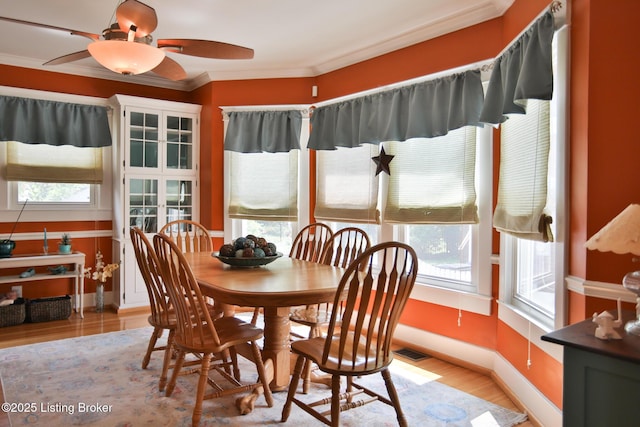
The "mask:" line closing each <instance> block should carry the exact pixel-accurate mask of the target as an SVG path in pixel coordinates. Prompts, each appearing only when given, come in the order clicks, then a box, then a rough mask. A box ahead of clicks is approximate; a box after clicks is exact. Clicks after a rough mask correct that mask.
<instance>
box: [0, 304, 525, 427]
mask: <svg viewBox="0 0 640 427" xmlns="http://www.w3.org/2000/svg"><path fill="white" fill-rule="evenodd" d="M147 317H148V314H147V313H144V312H143V313H140V312H137V313H128V314H119V315H118V314H116V313H115V312H113V311H106V312H105V313H94V312H92V311H91V308H89V309H88V310H85V318H84V319H80V317H79V316H77V315H76V314H75V313H74V314H72V315H71V317H70V318H69V319H68V320H59V321H54V322H43V323H25V324H22V325H17V326H10V327H7V328H2V329H0V348H8V347H14V346H19V345H26V344H34V343H39V342H45V341H53V340H59V339H64V338H73V337H79V336H85V335H94V334H99V333H105V332H115V331H120V330H125V329H135V328H140V327H144V326H148V323H147ZM400 348H406V346H398V349H400ZM396 359H398V360H400V361H402V362H406V363H408V364H410V365H413V366H414V367H415V368H416V369H420V370H421V374H422V375H429V376H432V377H433V378H434V379H436V380H437V381H439V382H441V383H444V384H447V385H449V386H451V387H454V388H457V389H459V390H462V391H465V392H467V393H469V394H472V395H474V396H477V397H480V398H482V399H485V400H488V401H490V402H493V403H495V404H497V405H500V406H503V407H505V408H509V409H513V410H517V411H522V409H521V408H518V407H517V406H516V405H515V403H514V402H513V401H512V400H511V399H510V398H509V396H508V395H507V394H506V393H505V392H504V391H503V390H502V389H501V388H500V387H499V386H498V384H496V382H495V381H493V379H492V378H491V377H490V376H488V375H487V374H485V373H482V372H476V371H474V370H472V369H468V368H465V367H461V366H457V365H454V364H452V363H448V362H446V361H444V360H442V359H439V358H436V357H428V358H425V359H422V360H418V361H414V360H412V359H411V358H409V357H406V356H401V355H398V356H397V357H396ZM0 399H1V400H2V401H3V402H4V396H3V394H2V389H1V387H0ZM8 425H9V423H8V417H7V416H6V415H5V414H3V413H0V427H4V426H8ZM531 426H537V424H536V423H535V422H534V421H526V422H524V423H522V424H519V425H518V427H531Z"/></svg>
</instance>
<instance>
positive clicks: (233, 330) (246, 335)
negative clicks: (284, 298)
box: [153, 233, 273, 426]
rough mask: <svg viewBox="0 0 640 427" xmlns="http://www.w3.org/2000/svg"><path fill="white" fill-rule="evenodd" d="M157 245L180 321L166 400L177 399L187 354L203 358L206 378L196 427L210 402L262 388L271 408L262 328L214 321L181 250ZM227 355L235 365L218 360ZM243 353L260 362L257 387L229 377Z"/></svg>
mask: <svg viewBox="0 0 640 427" xmlns="http://www.w3.org/2000/svg"><path fill="white" fill-rule="evenodd" d="M153 244H154V248H155V251H156V254H157V257H158V262H159V265H160V272H161V276H162V279H163V281H164V283H165V287H166V288H167V291H168V294H169V301H170V302H171V305H172V306H173V308H174V310H175V313H176V319H177V325H176V330H175V334H174V339H173V342H174V346H175V348H176V349H177V357H176V362H175V368H174V369H173V372H172V375H171V379H170V380H169V383H168V384H167V389H166V395H167V396H171V394H172V393H173V390H174V388H175V386H176V381H177V377H178V375H179V372H180V370H181V368H182V365H183V363H184V361H185V355H186V354H189V353H191V354H197V355H198V356H199V359H200V367H199V373H200V377H199V381H198V387H197V392H196V398H195V403H194V408H193V415H192V417H191V422H192V425H194V426H196V425H198V424H199V422H200V418H201V416H202V402H203V400H205V399H212V398H218V397H223V396H228V395H232V394H236V393H242V392H251V391H253V390H256V389H257V388H259V387H261V388H262V391H263V392H264V396H265V400H266V401H267V405H268V406H269V407H271V406H273V396H272V395H271V390H270V389H269V380H268V379H267V376H266V373H265V367H264V364H263V362H262V355H261V353H260V348H259V347H258V344H257V341H258V340H260V339H261V338H262V337H263V331H262V329H260V328H257V327H255V326H254V325H252V324H250V323H247V322H244V321H242V320H240V319H238V318H237V317H233V316H229V317H220V318H218V319H213V318H212V317H211V316H210V314H209V311H208V310H207V305H206V303H205V299H204V296H203V295H202V292H201V291H200V285H199V284H198V281H197V280H196V278H195V276H194V275H193V271H192V270H191V267H190V266H189V264H188V263H187V260H186V258H185V256H184V254H183V252H182V251H181V250H180V248H179V247H178V246H177V245H176V243H175V242H173V240H171V238H170V237H168V236H167V235H165V234H160V233H158V234H156V235H155V236H154V238H153ZM193 319H200V321H195V322H194V321H193ZM227 351H228V352H229V353H230V355H231V362H230V361H229V360H227V359H226V358H222V359H216V358H215V357H214V356H215V355H216V354H224V353H225V352H227ZM238 354H240V355H242V356H244V357H246V358H247V359H249V360H251V361H252V362H254V363H255V366H256V370H257V373H258V381H257V382H255V383H249V384H242V383H241V382H240V378H239V376H240V374H239V372H237V371H234V376H231V375H229V373H228V368H229V364H230V363H232V361H235V360H237V359H236V358H237V355H238ZM234 369H236V368H235V367H234ZM214 373H215V374H217V375H216V378H214V376H213V374H214ZM222 380H224V381H226V382H227V383H228V385H227V387H226V388H225V387H224V386H223V385H222V384H221V381H222ZM207 385H210V386H211V387H212V389H213V390H212V391H211V392H209V393H205V392H206V387H207ZM229 385H230V386H229Z"/></svg>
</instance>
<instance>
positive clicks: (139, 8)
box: [116, 0, 158, 37]
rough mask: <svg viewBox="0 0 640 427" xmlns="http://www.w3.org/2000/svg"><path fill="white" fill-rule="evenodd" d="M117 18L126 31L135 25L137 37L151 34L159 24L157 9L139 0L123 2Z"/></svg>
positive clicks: (119, 7)
mask: <svg viewBox="0 0 640 427" xmlns="http://www.w3.org/2000/svg"><path fill="white" fill-rule="evenodd" d="M116 20H117V21H118V25H120V29H121V30H122V31H124V32H128V31H129V29H130V28H131V26H132V25H134V26H135V27H136V37H144V36H146V35H148V34H151V33H152V32H153V30H155V29H156V27H157V26H158V15H156V11H155V9H154V8H152V7H151V6H147V5H146V4H144V3H141V2H139V1H138V0H126V1H125V2H123V3H121V4H120V6H118V8H117V9H116Z"/></svg>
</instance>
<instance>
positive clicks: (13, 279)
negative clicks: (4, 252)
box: [0, 251, 85, 318]
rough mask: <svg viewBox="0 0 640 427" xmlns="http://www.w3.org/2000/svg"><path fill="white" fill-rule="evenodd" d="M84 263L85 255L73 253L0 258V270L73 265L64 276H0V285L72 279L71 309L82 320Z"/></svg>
mask: <svg viewBox="0 0 640 427" xmlns="http://www.w3.org/2000/svg"><path fill="white" fill-rule="evenodd" d="M84 261H85V255H84V254H83V253H82V252H75V251H74V252H72V253H70V254H58V253H49V254H44V253H42V254H26V255H21V254H18V255H16V254H14V255H13V256H11V257H9V258H0V269H8V268H24V269H25V270H26V269H28V268H31V267H42V266H58V265H67V264H73V266H74V268H73V270H72V271H67V272H66V273H64V274H47V273H36V274H35V275H33V276H30V277H20V276H19V273H18V274H14V275H11V276H8V275H0V283H12V284H14V285H19V284H23V283H27V282H33V281H36V280H49V279H64V278H68V279H73V280H74V297H75V298H74V300H73V309H74V311H75V312H76V313H80V317H81V318H84Z"/></svg>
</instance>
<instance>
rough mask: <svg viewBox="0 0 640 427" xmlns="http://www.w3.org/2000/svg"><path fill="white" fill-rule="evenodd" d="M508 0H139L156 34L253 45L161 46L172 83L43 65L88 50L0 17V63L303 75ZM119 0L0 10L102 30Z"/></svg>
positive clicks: (15, 3) (481, 14)
mask: <svg viewBox="0 0 640 427" xmlns="http://www.w3.org/2000/svg"><path fill="white" fill-rule="evenodd" d="M513 1H514V0H373V1H372V0H321V1H318V0H314V1H312V0H270V1H267V0H146V1H145V3H146V4H148V5H149V6H151V7H153V8H154V9H155V10H156V13H157V15H158V27H157V29H156V30H155V31H154V32H153V34H152V36H153V37H154V39H162V38H191V39H204V40H215V41H222V42H227V43H232V44H237V45H241V46H245V47H250V48H252V49H254V51H255V57H254V58H253V59H251V60H214V59H203V58H197V57H192V56H187V55H180V54H173V53H168V55H169V56H171V57H172V58H173V59H174V60H176V61H177V62H178V63H180V65H182V66H183V67H184V68H185V70H186V71H187V74H188V77H187V80H185V81H182V82H171V81H168V80H165V79H161V78H158V77H157V76H154V75H153V74H152V73H147V74H145V75H140V76H120V75H118V74H116V73H113V72H111V71H109V70H106V69H104V68H102V67H101V66H100V65H99V64H98V63H97V62H96V61H95V60H93V59H92V58H87V59H83V60H80V61H76V62H73V63H69V64H63V65H57V66H47V67H43V66H42V64H43V63H45V62H46V61H49V60H51V59H53V58H57V57H59V56H62V55H66V54H69V53H72V52H77V51H80V50H83V49H86V46H87V44H88V43H89V40H88V39H86V38H84V37H80V36H73V35H70V34H68V33H66V32H62V31H57V30H49V29H42V28H35V27H32V26H26V25H21V24H14V23H9V22H5V21H0V63H3V64H10V65H17V66H22V67H28V68H37V69H47V70H50V71H59V72H63V73H70V74H80V75H88V76H93V77H100V78H110V79H115V80H123V81H131V82H135V83H140V84H150V85H154V86H163V87H170V88H176V89H184V90H188V89H193V88H195V87H198V86H200V85H202V84H204V83H206V82H208V81H211V80H230V79H246V78H272V77H309V76H316V75H319V74H322V73H326V72H328V71H332V70H335V69H338V68H341V67H344V66H347V65H350V64H353V63H356V62H359V61H362V60H365V59H368V58H372V57H375V56H378V55H381V54H384V53H387V52H390V51H393V50H396V49H399V48H402V47H406V46H409V45H412V44H415V43H418V42H421V41H424V40H428V39H431V38H434V37H437V36H440V35H442V34H446V33H448V32H452V31H456V30H459V29H462V28H465V27H468V26H471V25H474V24H477V23H479V22H483V21H486V20H489V19H492V18H495V17H498V16H500V15H502V14H503V13H504V12H505V11H506V9H508V8H509V6H510V5H511V4H512V3H513ZM120 2H121V0H0V16H6V17H10V18H15V19H21V20H25V21H32V22H37V23H42V24H48V25H53V26H57V27H64V28H69V29H73V30H79V31H84V32H89V33H95V34H101V33H102V30H103V29H105V28H107V27H108V26H109V25H110V24H111V23H112V22H114V21H115V18H114V16H115V9H116V7H117V5H118V4H119V3H120Z"/></svg>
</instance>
